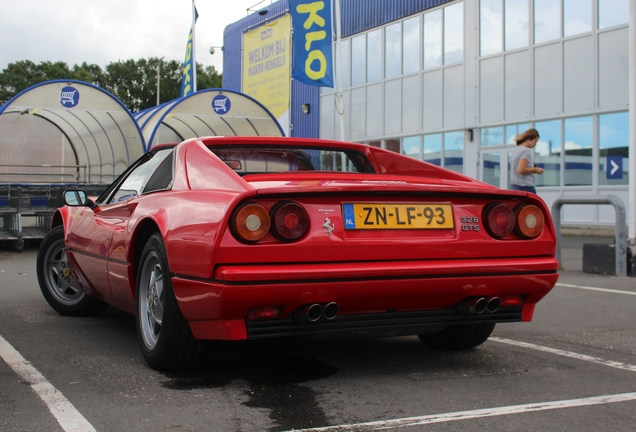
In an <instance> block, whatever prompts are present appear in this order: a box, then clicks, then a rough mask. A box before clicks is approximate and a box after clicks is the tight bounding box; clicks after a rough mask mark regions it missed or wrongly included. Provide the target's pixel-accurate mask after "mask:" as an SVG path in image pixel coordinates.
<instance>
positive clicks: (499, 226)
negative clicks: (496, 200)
mask: <svg viewBox="0 0 636 432" xmlns="http://www.w3.org/2000/svg"><path fill="white" fill-rule="evenodd" d="M484 221H485V226H486V231H488V234H490V235H491V236H492V237H495V238H504V237H506V236H507V235H509V234H510V233H511V232H512V230H513V229H514V228H515V215H514V213H513V212H512V210H510V208H509V207H508V206H507V205H505V204H492V205H490V206H489V207H488V208H486V212H485V214H484Z"/></svg>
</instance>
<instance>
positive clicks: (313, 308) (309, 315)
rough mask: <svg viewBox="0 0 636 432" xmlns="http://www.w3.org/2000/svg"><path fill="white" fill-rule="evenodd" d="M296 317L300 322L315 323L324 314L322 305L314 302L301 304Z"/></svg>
mask: <svg viewBox="0 0 636 432" xmlns="http://www.w3.org/2000/svg"><path fill="white" fill-rule="evenodd" d="M295 316H296V319H298V321H300V322H305V323H314V322H316V321H318V320H319V319H320V317H321V316H322V305H320V304H319V303H314V304H310V305H305V306H301V307H300V308H299V309H298V310H297V311H296V313H295Z"/></svg>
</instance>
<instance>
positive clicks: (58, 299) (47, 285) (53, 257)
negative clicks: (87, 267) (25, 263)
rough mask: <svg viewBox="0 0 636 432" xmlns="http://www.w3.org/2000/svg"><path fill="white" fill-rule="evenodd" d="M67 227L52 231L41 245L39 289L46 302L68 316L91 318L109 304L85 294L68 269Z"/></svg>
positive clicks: (38, 272) (38, 260) (39, 253)
mask: <svg viewBox="0 0 636 432" xmlns="http://www.w3.org/2000/svg"><path fill="white" fill-rule="evenodd" d="M66 251H67V248H66V245H65V244H64V227H63V226H62V225H60V226H57V227H55V228H53V229H52V230H51V231H49V232H48V234H47V235H46V236H45V237H44V239H43V240H42V243H40V249H39V250H38V257H37V264H36V267H37V274H38V283H39V285H40V290H41V291H42V294H43V295H44V298H45V299H46V301H47V303H48V304H49V305H50V306H51V307H52V308H53V309H55V310H56V311H57V312H58V313H59V314H61V315H65V316H92V315H95V314H97V313H99V312H101V311H102V310H104V309H105V308H106V307H108V304H106V303H104V302H102V301H100V300H97V299H96V298H94V297H91V296H89V295H87V294H86V293H84V291H82V289H81V288H80V286H79V284H78V283H77V280H75V277H74V276H73V273H72V272H71V269H70V267H69V266H68V258H67V254H66Z"/></svg>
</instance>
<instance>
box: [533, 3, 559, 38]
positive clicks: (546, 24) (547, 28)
mask: <svg viewBox="0 0 636 432" xmlns="http://www.w3.org/2000/svg"><path fill="white" fill-rule="evenodd" d="M560 3H561V0H534V43H537V44H538V43H542V42H547V41H550V40H554V39H559V38H560V37H561V4H560Z"/></svg>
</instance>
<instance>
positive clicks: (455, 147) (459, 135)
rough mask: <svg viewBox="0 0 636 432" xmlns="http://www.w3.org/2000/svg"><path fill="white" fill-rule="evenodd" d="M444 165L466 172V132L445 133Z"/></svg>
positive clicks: (459, 171)
mask: <svg viewBox="0 0 636 432" xmlns="http://www.w3.org/2000/svg"><path fill="white" fill-rule="evenodd" d="M444 167H445V168H448V169H450V170H453V171H456V172H458V173H463V172H464V132H462V131H458V132H446V133H445V134H444Z"/></svg>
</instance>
